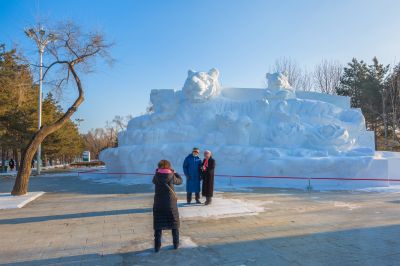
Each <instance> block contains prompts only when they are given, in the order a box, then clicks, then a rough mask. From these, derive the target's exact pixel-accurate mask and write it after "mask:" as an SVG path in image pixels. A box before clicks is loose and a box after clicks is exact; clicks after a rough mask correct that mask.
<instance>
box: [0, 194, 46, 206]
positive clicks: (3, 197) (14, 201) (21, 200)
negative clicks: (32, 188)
mask: <svg viewBox="0 0 400 266" xmlns="http://www.w3.org/2000/svg"><path fill="white" fill-rule="evenodd" d="M43 194H44V192H42V191H39V192H28V193H27V194H25V195H22V196H13V195H11V194H10V193H0V210H4V209H17V208H22V207H24V206H25V205H26V204H28V203H29V202H31V201H33V200H35V199H37V198H39V197H40V196H42V195H43Z"/></svg>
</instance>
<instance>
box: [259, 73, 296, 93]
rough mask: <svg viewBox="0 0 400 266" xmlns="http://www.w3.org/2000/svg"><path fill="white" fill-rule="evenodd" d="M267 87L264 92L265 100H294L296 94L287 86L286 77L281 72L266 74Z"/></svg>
mask: <svg viewBox="0 0 400 266" xmlns="http://www.w3.org/2000/svg"><path fill="white" fill-rule="evenodd" d="M266 77H267V80H268V87H267V89H266V92H265V96H266V98H267V99H274V100H276V99H277V100H285V99H294V98H296V93H295V91H294V89H293V88H292V86H290V84H289V80H288V78H287V76H286V75H285V74H283V73H281V72H277V73H272V74H271V73H267V74H266Z"/></svg>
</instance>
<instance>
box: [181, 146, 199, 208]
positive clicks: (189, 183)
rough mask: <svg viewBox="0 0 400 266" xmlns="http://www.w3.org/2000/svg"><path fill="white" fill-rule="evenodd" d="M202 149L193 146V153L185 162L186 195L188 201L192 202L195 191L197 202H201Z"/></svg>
mask: <svg viewBox="0 0 400 266" xmlns="http://www.w3.org/2000/svg"><path fill="white" fill-rule="evenodd" d="M199 153H200V150H199V149H198V148H193V151H192V153H191V154H189V155H188V156H187V157H186V158H185V161H184V162H183V172H184V173H185V176H186V195H187V198H186V199H187V203H188V204H190V202H191V201H192V194H193V192H194V193H195V199H196V203H201V202H200V181H201V178H200V166H201V159H200V158H199Z"/></svg>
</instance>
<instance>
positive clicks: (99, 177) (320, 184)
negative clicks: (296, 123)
mask: <svg viewBox="0 0 400 266" xmlns="http://www.w3.org/2000/svg"><path fill="white" fill-rule="evenodd" d="M70 174H71V175H78V176H79V178H80V179H82V180H90V181H93V182H96V183H102V184H120V185H141V184H152V176H151V175H129V174H128V175H127V174H107V172H106V169H105V168H96V169H90V168H88V169H86V170H85V171H79V173H70ZM183 179H184V182H185V177H183ZM183 185H185V183H184V184H183ZM309 185H311V187H310V188H311V189H314V190H320V191H324V190H350V191H351V190H354V191H364V192H391V193H400V182H379V183H376V184H374V183H373V182H370V181H368V183H365V181H352V180H345V181H338V180H333V181H331V180H328V181H327V180H313V179H310V180H292V179H285V178H282V179H279V178H273V179H263V178H237V177H221V176H216V177H215V189H216V190H217V191H251V190H252V188H256V187H277V188H296V189H308V188H309ZM374 185H375V186H374ZM385 185H387V186H385Z"/></svg>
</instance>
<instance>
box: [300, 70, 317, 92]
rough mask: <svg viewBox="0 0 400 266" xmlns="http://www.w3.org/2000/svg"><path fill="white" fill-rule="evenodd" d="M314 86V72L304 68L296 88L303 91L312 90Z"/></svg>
mask: <svg viewBox="0 0 400 266" xmlns="http://www.w3.org/2000/svg"><path fill="white" fill-rule="evenodd" d="M313 87H314V83H313V75H312V73H310V72H308V71H306V69H303V71H302V73H301V76H300V79H299V82H298V85H297V88H296V89H298V90H302V91H312V90H313V89H314V88H313Z"/></svg>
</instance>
